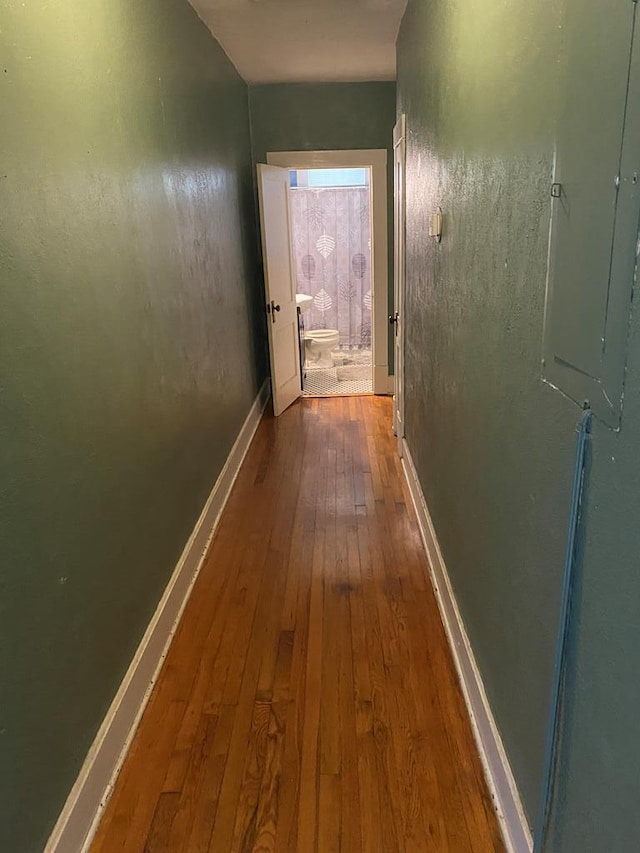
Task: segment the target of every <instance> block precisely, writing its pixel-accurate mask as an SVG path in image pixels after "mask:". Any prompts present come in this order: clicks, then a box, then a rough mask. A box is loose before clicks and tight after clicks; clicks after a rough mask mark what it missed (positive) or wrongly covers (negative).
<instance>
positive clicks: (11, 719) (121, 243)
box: [0, 0, 265, 853]
mask: <svg viewBox="0 0 640 853" xmlns="http://www.w3.org/2000/svg"><path fill="white" fill-rule="evenodd" d="M0 54H1V55H2V62H1V64H0V126H1V127H2V132H1V133H0V210H1V213H0V239H1V246H0V300H1V315H2V334H1V336H0V372H1V375H2V382H1V384H0V488H1V491H0V692H1V696H0V802H1V803H2V814H1V816H0V849H2V850H3V851H8V853H14V851H15V853H27V851H32V850H37V849H41V847H42V845H43V843H44V841H45V839H46V838H47V835H48V833H49V831H50V829H51V828H52V825H53V823H54V821H55V819H56V817H57V815H58V812H59V810H60V808H61V806H62V804H63V803H64V800H65V798H66V795H67V793H68V791H69V789H70V787H71V785H72V783H73V781H74V779H75V776H76V773H77V771H78V769H79V767H80V765H81V763H82V761H83V759H84V756H85V754H86V751H87V749H88V747H89V745H90V744H91V741H92V739H93V736H94V734H95V732H96V730H97V728H98V726H99V724H100V722H101V720H102V718H103V716H104V714H105V711H106V710H107V708H108V706H109V704H110V701H111V699H112V697H113V695H114V693H115V690H116V688H117V685H118V684H119V682H120V680H121V678H122V676H123V674H124V672H125V670H126V668H127V666H128V664H129V661H130V660H131V657H132V655H133V652H134V651H135V648H136V646H137V644H138V642H139V640H140V637H141V635H142V633H143V631H144V629H145V627H146V625H147V623H148V621H149V618H150V616H151V615H152V613H153V611H154V609H155V606H156V604H157V601H158V600H159V598H160V595H161V592H162V590H163V588H164V586H165V585H166V582H167V580H168V578H169V576H170V574H171V571H172V569H173V567H174V566H175V563H176V560H177V558H178V557H179V555H180V553H181V551H182V548H183V546H184V544H185V542H186V540H187V537H188V535H189V533H190V532H191V530H192V527H193V524H194V522H195V521H196V519H197V518H198V515H199V513H200V511H201V509H202V507H203V504H204V501H205V499H206V497H207V495H208V493H209V491H210V489H211V487H212V485H213V483H214V481H215V479H216V477H217V475H218V473H219V471H220V469H221V466H222V464H223V462H224V460H225V458H226V456H227V454H228V452H229V450H230V448H231V445H232V443H233V441H234V439H235V437H236V435H237V433H238V430H239V428H240V426H241V425H242V422H243V420H244V418H245V416H246V414H247V412H248V409H249V406H250V404H251V402H252V401H253V399H254V397H255V394H256V391H257V389H258V387H259V385H260V383H261V381H262V379H263V377H264V373H265V370H264V365H263V364H262V363H258V366H257V367H256V359H255V358H254V353H255V351H256V350H257V351H258V354H259V355H260V354H261V353H262V352H263V343H262V340H261V337H260V336H261V333H262V323H263V320H262V312H261V311H259V313H256V314H254V315H253V316H254V320H252V319H250V318H251V316H252V310H253V308H255V307H256V306H254V304H253V303H254V302H255V301H256V299H257V300H258V301H260V300H259V296H258V290H257V287H256V285H257V270H256V266H257V260H256V253H255V239H256V237H255V230H254V222H255V220H254V210H253V187H252V168H251V156H250V150H249V120H248V105H247V88H246V86H245V84H244V83H243V81H242V80H241V79H240V78H239V77H238V75H237V74H236V72H235V71H234V69H233V68H232V66H231V65H230V63H229V62H228V60H227V59H226V57H225V56H224V54H223V52H222V51H221V49H220V48H219V46H218V45H217V44H216V43H215V41H214V40H213V39H212V38H211V36H210V34H209V32H208V31H207V30H206V28H205V27H204V26H203V25H202V23H201V22H200V21H199V20H198V18H197V16H196V14H195V12H194V11H193V10H192V9H191V7H190V6H189V5H188V4H187V3H186V2H185V0H141V2H137V3H130V2H125V0H112V1H111V2H108V3H105V2H99V0H85V2H79V0H77V2H76V0H71V2H67V3H47V2H44V0H42V2H40V0H38V2H33V3H26V4H25V3H21V2H17V0H9V2H6V3H4V4H3V5H2V9H1V11H0ZM256 342H257V344H256Z"/></svg>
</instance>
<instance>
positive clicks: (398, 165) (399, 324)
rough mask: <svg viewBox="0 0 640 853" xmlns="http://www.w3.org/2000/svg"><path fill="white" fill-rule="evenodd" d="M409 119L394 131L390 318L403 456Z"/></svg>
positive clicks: (396, 424)
mask: <svg viewBox="0 0 640 853" xmlns="http://www.w3.org/2000/svg"><path fill="white" fill-rule="evenodd" d="M405 124H406V119H405V116H404V114H403V115H401V116H400V118H399V120H398V123H397V124H396V126H395V127H394V128H393V161H394V165H393V222H394V226H393V227H394V236H393V304H394V306H395V312H394V313H393V314H392V315H391V316H390V317H389V320H390V321H391V322H392V323H393V326H394V332H395V338H394V340H395V346H394V356H395V385H394V396H393V431H394V433H395V434H396V436H397V438H398V453H399V454H400V456H402V439H403V438H404V261H405V215H406V214H405V192H404V190H405V144H406V140H405V137H406V132H405Z"/></svg>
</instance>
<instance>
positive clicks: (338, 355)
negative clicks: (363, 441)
mask: <svg viewBox="0 0 640 853" xmlns="http://www.w3.org/2000/svg"><path fill="white" fill-rule="evenodd" d="M289 202H290V216H291V221H290V229H291V243H292V247H291V248H292V265H293V268H294V270H295V282H296V291H297V303H298V315H299V331H300V360H301V374H302V388H303V393H304V394H305V395H307V396H346V395H353V394H371V393H372V392H373V366H372V364H373V362H372V351H371V343H372V317H373V287H372V278H371V179H370V169H369V168H367V167H365V168H340V169H338V168H333V169H294V170H291V171H290V193H289Z"/></svg>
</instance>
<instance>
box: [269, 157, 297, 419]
mask: <svg viewBox="0 0 640 853" xmlns="http://www.w3.org/2000/svg"><path fill="white" fill-rule="evenodd" d="M258 199H259V202H260V231H261V233H262V262H263V266H264V286H265V293H266V298H267V315H268V321H267V323H268V326H269V357H270V359H271V392H272V394H273V411H274V414H275V415H276V416H277V415H280V414H282V412H284V410H285V409H286V408H287V407H288V406H290V405H291V404H292V403H293V402H294V400H297V399H298V397H299V396H300V395H301V393H302V386H301V377H300V349H299V347H300V344H299V340H298V307H297V304H296V284H295V280H294V277H293V272H292V269H291V238H290V228H289V171H288V169H280V168H279V167H278V166H265V165H264V164H262V163H258Z"/></svg>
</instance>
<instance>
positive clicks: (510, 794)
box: [402, 440, 533, 853]
mask: <svg viewBox="0 0 640 853" xmlns="http://www.w3.org/2000/svg"><path fill="white" fill-rule="evenodd" d="M402 444H403V454H402V465H403V468H404V474H405V477H406V480H407V483H408V485H409V491H410V492H411V497H412V499H413V505H414V507H415V510H416V515H417V516H418V524H419V527H420V532H421V534H422V540H423V542H424V547H425V550H426V552H427V559H428V561H429V572H430V575H431V583H432V585H433V589H434V592H435V596H436V599H437V602H438V607H439V608H440V615H441V617H442V621H443V623H444V627H445V631H446V632H447V637H448V639H449V645H450V647H451V652H452V654H453V659H454V662H455V665H456V669H457V671H458V677H459V679H460V684H461V686H462V692H463V694H464V699H465V702H466V705H467V710H468V712H469V717H470V718H471V726H472V729H473V734H474V737H475V740H476V744H477V746H478V751H479V753H480V759H481V761H482V767H483V770H484V774H485V776H486V779H487V783H488V785H489V791H490V793H491V797H492V799H493V803H494V806H495V809H496V813H497V816H498V821H499V823H500V829H501V831H502V836H503V838H504V842H505V846H506V848H507V851H508V853H531V850H532V849H533V841H532V838H531V830H530V829H529V825H528V823H527V819H526V816H525V813H524V809H523V807H522V802H521V800H520V794H519V793H518V788H517V786H516V783H515V779H514V778H513V773H512V771H511V766H510V764H509V759H508V758H507V754H506V752H505V749H504V745H503V743H502V738H501V737H500V732H499V731H498V727H497V725H496V721H495V719H494V717H493V713H492V711H491V706H490V705H489V700H488V699H487V694H486V692H485V689H484V684H483V683H482V676H481V675H480V670H479V669H478V665H477V664H476V661H475V658H474V655H473V650H472V648H471V643H470V642H469V637H468V636H467V631H466V629H465V626H464V622H463V621H462V616H461V615H460V611H459V609H458V604H457V602H456V598H455V595H454V592H453V589H452V586H451V581H450V579H449V575H448V573H447V568H446V566H445V562H444V559H443V556H442V551H441V550H440V545H439V544H438V538H437V536H436V532H435V529H434V526H433V521H432V520H431V515H430V514H429V509H428V507H427V503H426V500H425V497H424V494H423V492H422V488H421V486H420V481H419V480H418V475H417V473H416V469H415V467H414V465H413V460H412V458H411V453H410V451H409V447H408V446H407V442H406V440H403V442H402Z"/></svg>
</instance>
